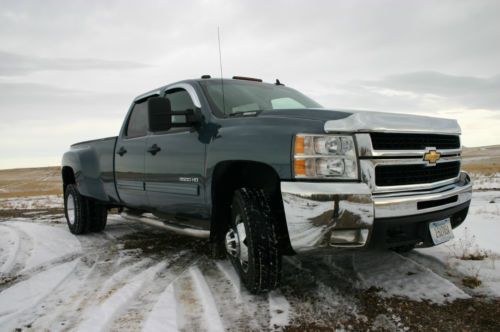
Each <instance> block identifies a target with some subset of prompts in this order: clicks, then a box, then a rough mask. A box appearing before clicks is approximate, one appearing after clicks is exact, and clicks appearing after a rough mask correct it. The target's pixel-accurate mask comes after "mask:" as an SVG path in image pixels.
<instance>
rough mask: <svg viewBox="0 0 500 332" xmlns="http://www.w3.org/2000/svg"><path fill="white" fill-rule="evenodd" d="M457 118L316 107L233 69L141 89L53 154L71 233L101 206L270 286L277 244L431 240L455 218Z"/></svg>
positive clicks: (466, 186)
mask: <svg viewBox="0 0 500 332" xmlns="http://www.w3.org/2000/svg"><path fill="white" fill-rule="evenodd" d="M460 133H461V131H460V127H459V125H458V124H457V122H456V121H455V120H449V119H440V118H432V117H424V116H415V115H409V114H395V113H379V112H369V111H351V110H333V109H326V108H323V107H322V106H321V105H319V104H318V103H317V102H315V101H314V100H312V99H311V98H309V97H306V96H305V95H303V94H302V93H300V92H298V91H296V90H294V89H291V88H289V87H286V86H284V85H283V84H282V83H280V82H279V81H278V80H277V81H276V83H274V84H272V83H263V82H262V81H261V80H258V79H252V78H245V77H233V79H218V78H217V79H216V78H210V77H209V76H203V77H202V78H201V79H192V80H185V81H182V82H177V83H173V84H170V85H166V86H163V87H161V88H158V89H155V90H152V91H150V92H147V93H144V94H141V95H140V96H138V97H137V98H135V100H134V101H133V102H132V104H131V105H130V109H129V110H128V113H127V115H126V116H125V120H124V122H123V126H122V128H121V130H120V133H119V135H118V136H117V137H109V138H104V139H98V140H94V141H87V142H81V143H76V144H73V145H72V146H71V148H70V150H69V151H68V152H66V153H65V154H64V156H63V159H62V179H63V186H64V207H65V214H66V218H67V223H68V226H69V229H70V231H71V232H72V233H74V234H85V233H88V232H98V231H101V230H103V229H104V228H105V226H106V219H107V212H108V210H109V209H111V208H118V209H119V211H120V212H121V214H122V216H123V217H124V218H127V219H131V220H135V221H141V222H146V223H149V224H152V225H156V226H160V227H163V228H166V229H168V230H170V231H174V232H177V233H180V234H185V235H190V236H195V237H199V238H206V239H209V241H210V243H211V248H212V251H213V253H214V254H215V255H216V256H220V255H221V254H225V255H227V256H228V257H229V259H230V260H231V262H232V263H233V265H234V267H235V269H236V270H237V272H238V273H239V275H240V277H241V279H242V281H243V283H244V284H245V285H246V287H247V288H248V289H249V290H250V291H251V292H253V293H259V292H265V291H268V290H270V289H273V288H275V287H277V285H278V283H279V279H280V273H281V258H282V256H284V255H295V254H299V255H301V254H325V253H326V254H329V253H331V254H334V253H336V252H339V251H341V250H365V249H374V248H391V249H395V250H399V251H406V250H411V249H412V248H414V247H426V246H433V245H438V244H441V243H443V242H446V241H448V240H450V239H451V238H452V237H453V228H456V227H457V226H459V225H460V224H461V223H462V222H463V221H464V219H465V217H466V215H467V211H468V208H469V204H470V200H471V194H472V185H471V180H470V178H469V176H468V175H467V174H466V173H465V172H462V171H461V141H460Z"/></svg>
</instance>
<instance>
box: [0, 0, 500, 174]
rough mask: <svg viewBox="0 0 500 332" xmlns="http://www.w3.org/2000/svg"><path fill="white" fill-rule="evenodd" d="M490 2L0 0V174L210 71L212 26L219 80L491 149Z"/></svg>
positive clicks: (96, 132) (495, 109)
mask: <svg viewBox="0 0 500 332" xmlns="http://www.w3.org/2000/svg"><path fill="white" fill-rule="evenodd" d="M499 10H500V2H499V1H498V0H481V1H467V0H442V1H439V2H436V1H400V0H377V1H365V0H336V1H327V0H318V1H314V2H305V1H303V0H276V1H267V0H254V1H226V0H210V1H207V0H186V1H177V2H174V1H162V0H145V1H141V2H138V1H132V0H123V1H96V0H88V1H83V0H75V1H57V0H46V1H43V2H42V1H36V0H20V1H3V3H2V6H0V40H2V45H1V47H0V48H1V51H0V129H1V130H0V143H1V142H3V145H2V144H0V156H1V157H0V158H3V159H0V168H6V167H7V166H8V167H15V166H36V165H41V164H44V163H46V161H42V160H41V159H40V161H39V162H36V161H33V162H31V161H30V162H27V161H26V160H27V159H26V156H32V155H33V154H34V153H35V152H37V151H43V152H44V153H45V152H46V153H47V157H50V158H52V159H51V160H53V161H52V162H51V163H52V164H57V163H58V162H59V160H60V155H61V154H62V153H63V152H64V150H65V149H66V148H67V146H68V145H69V144H70V143H72V142H74V141H79V140H87V139H91V138H97V137H99V136H111V135H115V134H116V133H117V132H118V130H119V127H120V124H121V122H122V119H123V117H124V115H125V112H126V111H127V109H128V107H129V105H130V102H131V100H132V99H133V98H134V97H135V96H137V95H139V94H141V93H143V92H145V91H149V90H151V89H153V88H155V87H158V86H161V85H165V84H168V83H171V82H175V81H177V80H182V79H186V78H192V77H199V76H200V75H202V74H211V75H212V76H218V75H219V72H220V71H219V70H220V69H219V57H218V55H219V54H218V50H217V26H220V28H221V37H222V60H223V65H224V76H226V77H231V76H233V75H238V74H239V75H246V76H255V77H260V78H262V79H264V80H265V81H271V82H272V81H274V79H276V78H279V79H280V80H281V81H282V82H284V83H285V84H286V85H287V86H291V87H294V88H296V89H298V90H300V91H303V92H305V93H306V94H308V95H310V96H311V97H313V98H314V99H316V100H318V101H319V102H320V103H321V104H323V105H325V106H327V107H339V108H353V109H368V110H380V111H394V112H408V113H425V114H428V115H436V116H447V117H453V118H456V119H458V120H459V121H461V124H462V128H463V132H464V135H463V139H464V143H465V144H466V145H470V146H474V145H475V146H477V145H486V144H498V143H499V142H500V132H499V133H497V132H495V131H491V130H489V131H488V130H485V128H487V127H485V125H484V123H488V126H489V127H494V126H497V127H500V118H499V116H498V114H500V111H499V110H500V101H499V98H500V93H497V91H500V90H499V89H498V88H499V76H498V75H497V76H494V75H496V74H498V73H500V66H499V62H498V59H499V58H500V43H498V39H499V31H500V21H499V20H498V12H499ZM105 59H107V60H105ZM148 64H149V65H150V66H148ZM129 69H134V70H129ZM471 110H473V111H471ZM27 127H30V129H32V130H25V129H26V128H27ZM14 142H21V143H22V144H21V143H19V144H17V145H16V146H15V147H11V146H13V144H14ZM49 155H50V156H49ZM5 158H7V159H8V160H10V161H9V164H8V165H7V162H6V161H5ZM16 160H23V162H19V163H18V164H16Z"/></svg>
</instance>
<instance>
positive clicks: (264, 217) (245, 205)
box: [225, 188, 281, 294]
mask: <svg viewBox="0 0 500 332" xmlns="http://www.w3.org/2000/svg"><path fill="white" fill-rule="evenodd" d="M225 247H226V252H227V255H228V256H229V259H230V260H231V262H232V264H233V266H234V268H235V269H236V271H237V272H238V274H239V275H240V278H241V280H242V282H243V284H244V285H245V286H246V288H247V289H248V290H249V291H250V292H251V293H254V294H258V293H262V292H266V291H270V290H272V289H274V288H276V287H277V286H278V284H279V278H280V272H281V255H280V253H279V250H278V237H277V234H276V226H275V220H274V218H273V215H272V210H271V205H270V201H269V197H268V196H267V194H266V193H265V192H264V191H263V190H259V189H249V188H242V189H239V190H237V191H235V193H234V197H233V201H232V205H231V225H230V228H229V230H228V231H227V233H226V237H225Z"/></svg>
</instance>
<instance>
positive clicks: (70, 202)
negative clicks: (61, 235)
mask: <svg viewBox="0 0 500 332" xmlns="http://www.w3.org/2000/svg"><path fill="white" fill-rule="evenodd" d="M66 214H67V216H68V222H69V224H70V225H73V224H74V223H75V219H76V209H75V198H74V197H73V195H72V194H69V195H68V198H66Z"/></svg>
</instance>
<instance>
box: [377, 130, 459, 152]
mask: <svg viewBox="0 0 500 332" xmlns="http://www.w3.org/2000/svg"><path fill="white" fill-rule="evenodd" d="M370 137H371V140H372V146H373V149H375V150H424V149H426V148H429V147H434V148H436V149H460V138H459V136H457V135H437V134H400V133H371V134H370Z"/></svg>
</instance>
